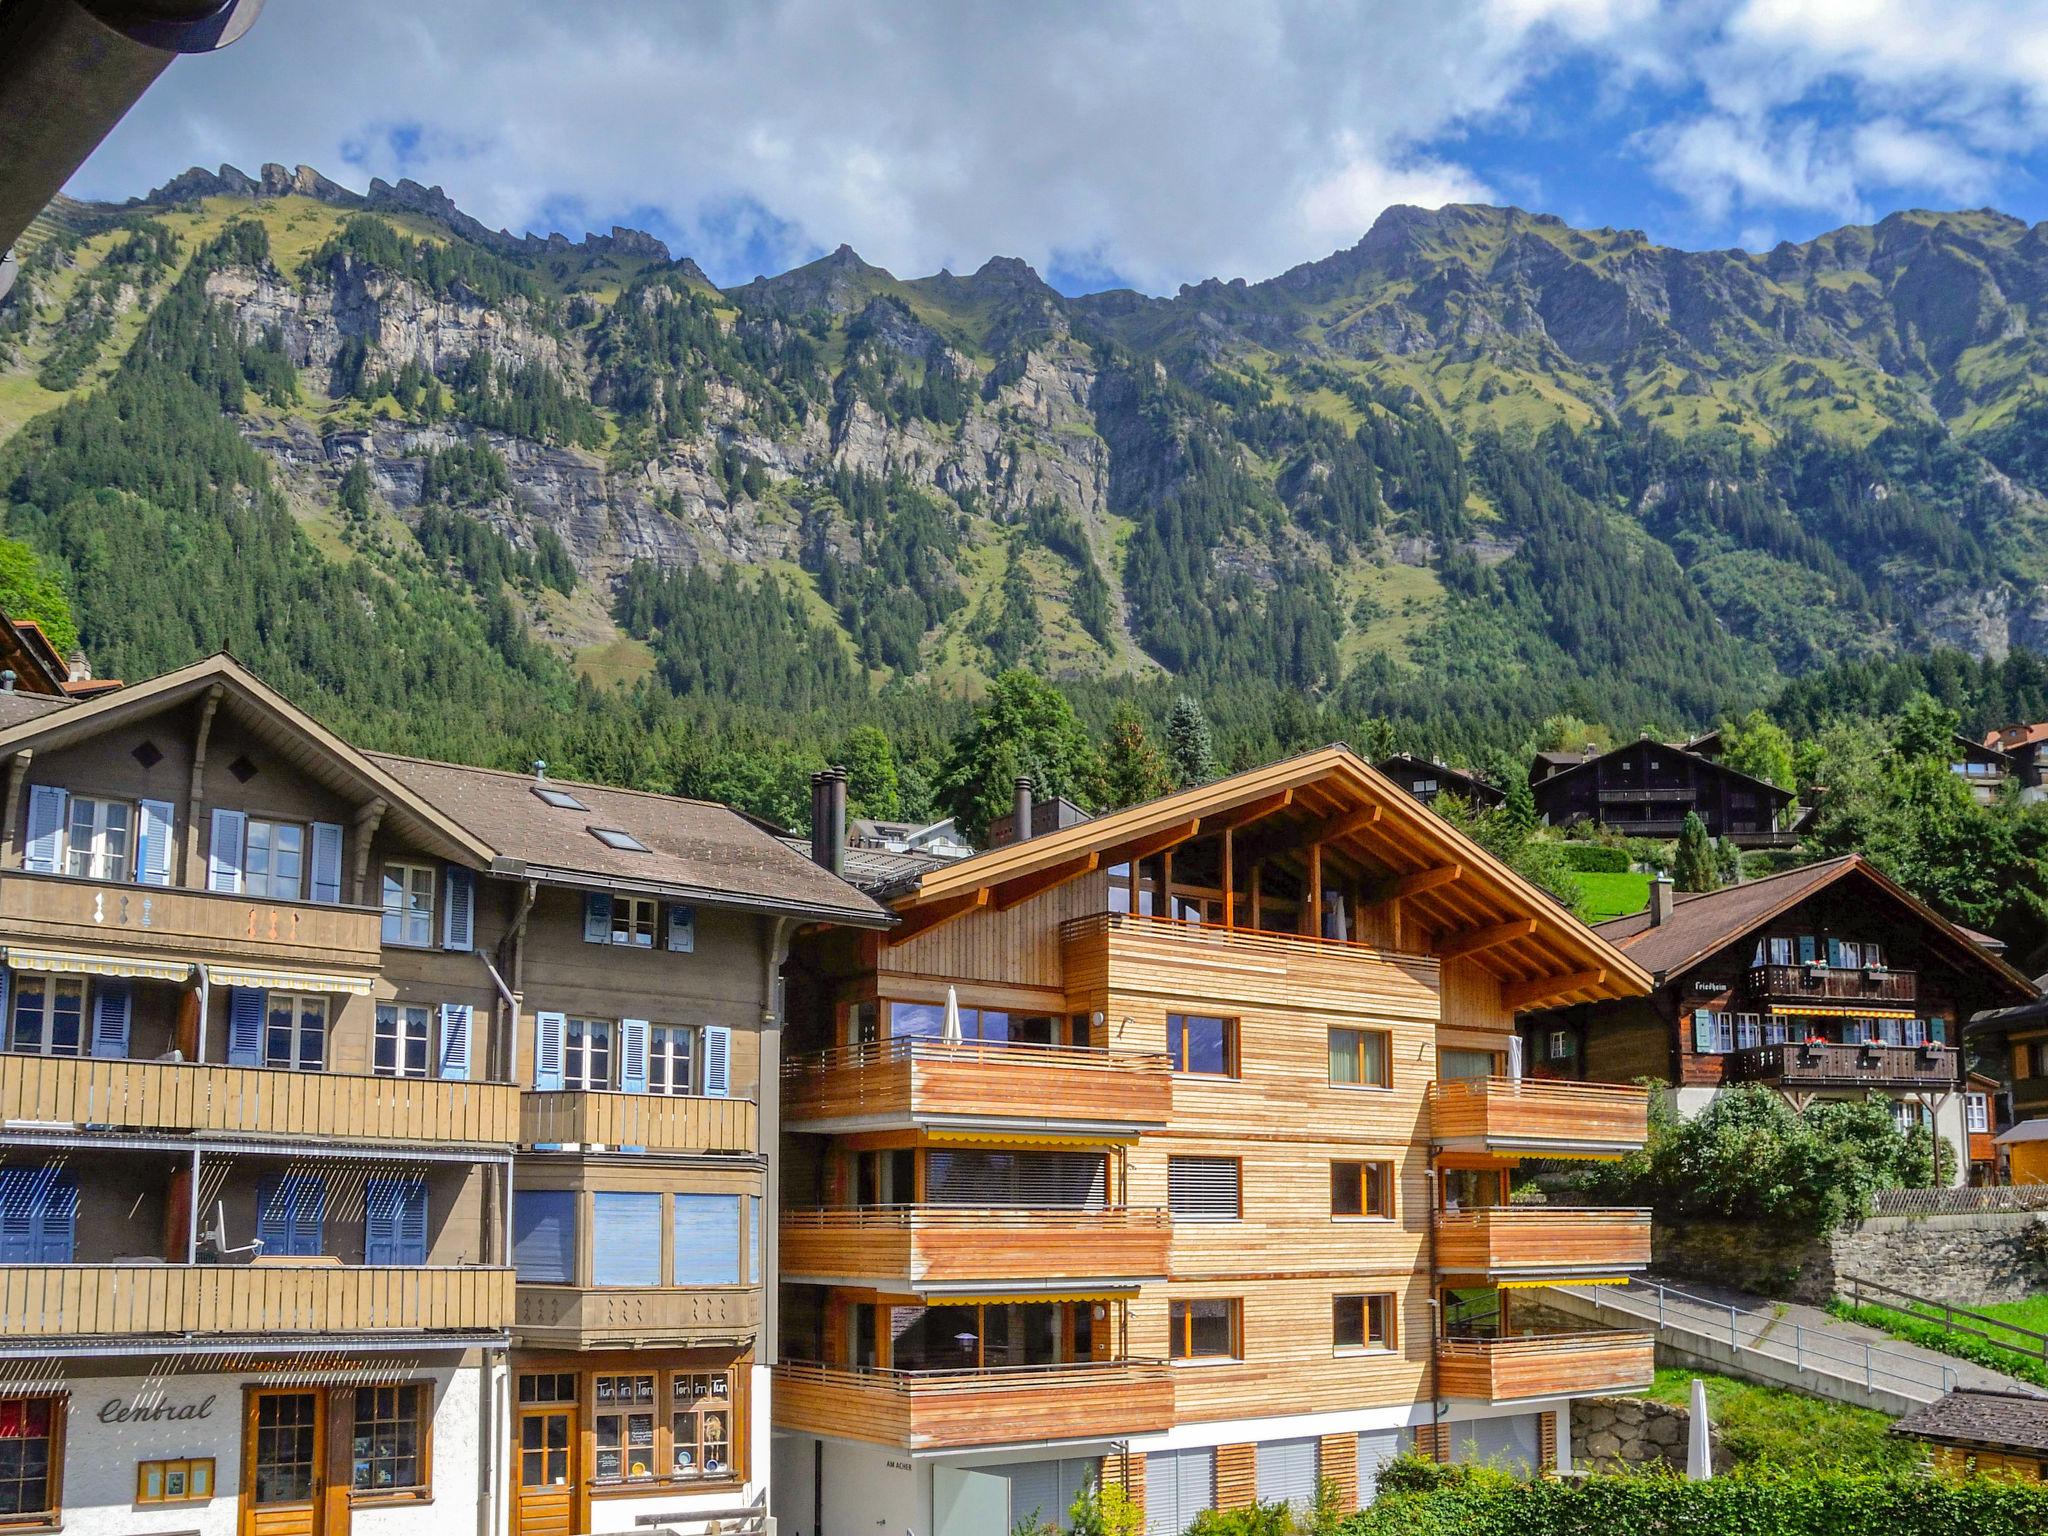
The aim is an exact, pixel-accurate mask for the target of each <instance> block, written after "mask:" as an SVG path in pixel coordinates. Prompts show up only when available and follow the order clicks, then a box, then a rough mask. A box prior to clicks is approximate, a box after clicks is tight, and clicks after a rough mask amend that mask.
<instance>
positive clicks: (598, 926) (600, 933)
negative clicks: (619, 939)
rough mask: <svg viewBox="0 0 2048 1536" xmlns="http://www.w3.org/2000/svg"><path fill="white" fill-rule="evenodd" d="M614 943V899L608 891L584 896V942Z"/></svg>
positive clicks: (593, 892) (594, 892)
mask: <svg viewBox="0 0 2048 1536" xmlns="http://www.w3.org/2000/svg"><path fill="white" fill-rule="evenodd" d="M611 941H612V898H611V895H610V893H609V892H606V891H586V892H584V894H583V942H584V943H586V944H609V943H611Z"/></svg>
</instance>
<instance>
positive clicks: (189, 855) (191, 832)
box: [179, 683, 360, 894]
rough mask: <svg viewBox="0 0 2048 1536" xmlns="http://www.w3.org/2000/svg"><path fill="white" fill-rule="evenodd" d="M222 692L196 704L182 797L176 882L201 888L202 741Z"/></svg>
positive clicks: (206, 737) (217, 688) (212, 692)
mask: <svg viewBox="0 0 2048 1536" xmlns="http://www.w3.org/2000/svg"><path fill="white" fill-rule="evenodd" d="M225 691H226V690H225V689H223V688H222V687H221V685H220V684H219V683H215V684H214V685H213V686H212V687H211V688H209V689H207V690H206V698H205V700H204V701H203V702H202V703H201V704H200V706H199V725H198V728H197V729H195V730H194V731H193V733H192V782H191V785H190V787H189V788H188V789H187V791H186V798H185V867H184V869H183V871H181V873H180V876H179V884H181V885H184V886H186V887H187V888H191V887H194V886H197V887H201V888H203V887H204V886H205V884H206V882H205V881H204V880H194V879H193V876H194V875H195V874H199V873H203V872H204V870H205V866H204V865H203V864H201V863H200V862H199V807H200V806H201V805H202V804H203V803H204V802H205V798H206V744H207V742H208V740H209V739H211V737H212V735H213V716H214V712H215V711H216V710H218V709H219V708H220V701H221V695H222V694H223V693H224V692H225ZM359 894H360V893H359Z"/></svg>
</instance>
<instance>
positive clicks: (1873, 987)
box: [1748, 965, 1920, 1003]
mask: <svg viewBox="0 0 2048 1536" xmlns="http://www.w3.org/2000/svg"><path fill="white" fill-rule="evenodd" d="M1748 985H1749V995H1750V996H1751V997H1755V998H1774V997H1784V998H1794V999H1806V998H1811V999H1827V1000H1834V1001H1839V1002H1852V1003H1910V1002H1912V1001H1913V1000H1914V999H1915V998H1917V997H1918V996H1919V995H1920V977H1919V973H1918V972H1917V971H1894V970H1888V969H1886V968H1884V967H1882V966H1859V967H1853V968H1852V967H1848V966H1829V965H1753V966H1751V967H1750V968H1749V976H1748Z"/></svg>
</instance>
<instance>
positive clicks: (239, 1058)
mask: <svg viewBox="0 0 2048 1536" xmlns="http://www.w3.org/2000/svg"><path fill="white" fill-rule="evenodd" d="M262 1064H263V989H262V988H261V987H229V988H228V1065H229V1066H231V1067H256V1066H261V1065H262Z"/></svg>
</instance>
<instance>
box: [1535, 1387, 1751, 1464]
mask: <svg viewBox="0 0 2048 1536" xmlns="http://www.w3.org/2000/svg"><path fill="white" fill-rule="evenodd" d="M1691 1432H1692V1414H1691V1412H1690V1411H1689V1410H1687V1409H1684V1408H1674V1407H1673V1406H1672V1405H1671V1404H1669V1403H1656V1402H1651V1401H1650V1400H1649V1399H1648V1398H1643V1397H1579V1398H1574V1399H1572V1465H1573V1466H1575V1467H1586V1468H1590V1469H1592V1470H1593V1471H1596V1472H1614V1471H1628V1472H1636V1471H1641V1470H1642V1469H1643V1468H1645V1467H1653V1466H1662V1467H1669V1468H1671V1469H1672V1470H1673V1471H1677V1472H1683V1471H1684V1470H1685V1458H1686V1443H1687V1440H1688V1438H1689V1437H1690V1435H1691ZM1707 1438H1708V1441H1709V1442H1710V1443H1711V1444H1712V1446H1713V1448H1714V1470H1715V1471H1716V1472H1726V1471H1727V1470H1728V1469H1729V1468H1731V1467H1732V1466H1734V1464H1735V1458H1734V1457H1733V1456H1731V1455H1730V1454H1729V1453H1728V1451H1727V1450H1726V1449H1724V1448H1723V1446H1722V1445H1721V1437H1720V1435H1719V1433H1718V1432H1716V1431H1715V1429H1714V1428H1713V1426H1712V1425H1709V1426H1708V1428H1707Z"/></svg>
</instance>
